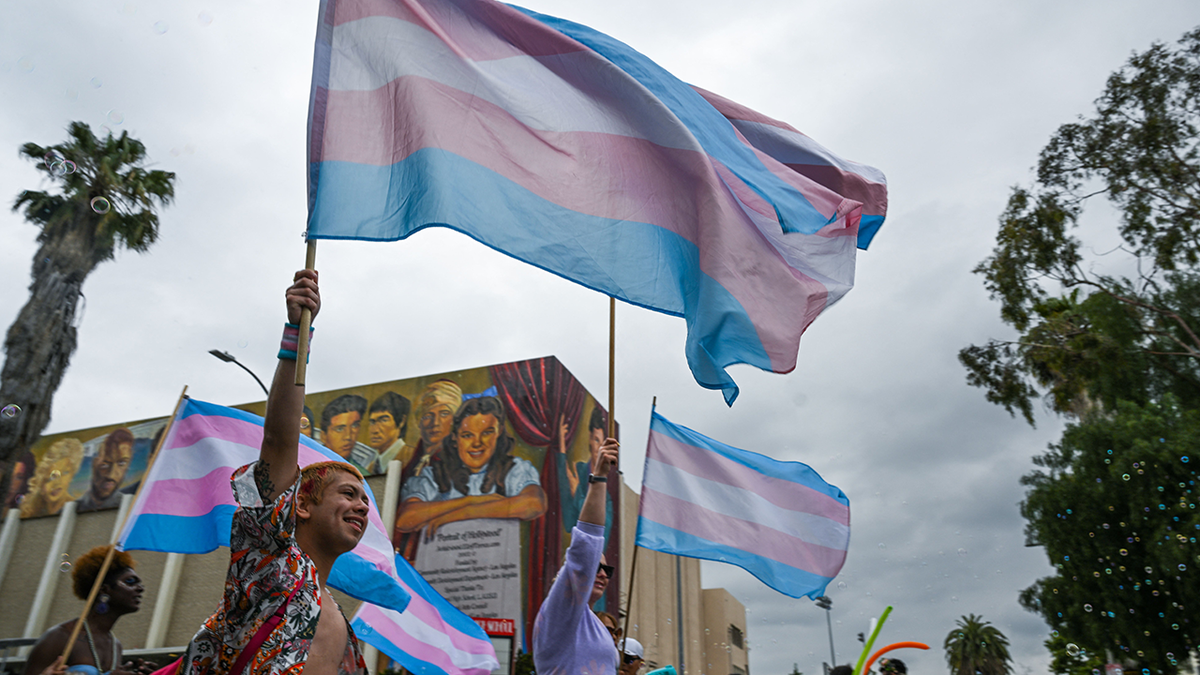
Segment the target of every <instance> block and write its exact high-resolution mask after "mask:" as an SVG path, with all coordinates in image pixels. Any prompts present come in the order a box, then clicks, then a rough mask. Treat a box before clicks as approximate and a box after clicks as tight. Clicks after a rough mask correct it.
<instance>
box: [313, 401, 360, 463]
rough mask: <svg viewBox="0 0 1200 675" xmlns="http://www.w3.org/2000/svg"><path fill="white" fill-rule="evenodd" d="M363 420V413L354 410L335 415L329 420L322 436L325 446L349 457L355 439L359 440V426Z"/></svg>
mask: <svg viewBox="0 0 1200 675" xmlns="http://www.w3.org/2000/svg"><path fill="white" fill-rule="evenodd" d="M361 421H362V415H360V414H358V412H357V411H354V410H351V411H350V412H345V413H342V414H340V415H334V416H333V417H332V418H330V420H329V428H328V429H326V430H325V433H324V435H323V436H322V440H323V441H324V443H325V447H327V448H329V449H330V450H332V451H334V452H336V453H337V454H339V455H341V456H342V457H349V456H350V451H351V450H353V449H354V443H355V441H357V440H358V426H359V423H360V422H361Z"/></svg>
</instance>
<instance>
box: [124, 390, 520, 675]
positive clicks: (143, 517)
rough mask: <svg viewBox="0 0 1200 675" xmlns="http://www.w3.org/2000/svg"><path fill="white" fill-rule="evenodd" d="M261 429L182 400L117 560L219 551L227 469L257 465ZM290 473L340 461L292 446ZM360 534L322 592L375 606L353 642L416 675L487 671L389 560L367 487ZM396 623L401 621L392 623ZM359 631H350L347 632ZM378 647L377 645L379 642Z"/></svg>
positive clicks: (481, 654) (448, 613)
mask: <svg viewBox="0 0 1200 675" xmlns="http://www.w3.org/2000/svg"><path fill="white" fill-rule="evenodd" d="M262 424H263V419H262V418H261V417H259V416H258V415H254V414H252V413H248V412H245V411H242V410H236V409H234V408H226V407H223V406H219V405H214V404H212V403H205V402H203V401H197V400H195V399H190V398H189V399H187V400H186V401H185V402H184V404H183V405H182V406H181V407H180V409H179V413H178V414H177V415H176V417H175V419H174V420H173V421H172V423H171V428H170V431H169V432H168V433H167V437H166V438H165V439H163V443H162V448H161V449H160V450H159V452H158V456H157V458H156V459H155V461H154V465H153V466H152V467H151V468H150V472H149V474H148V475H147V476H146V477H145V478H143V480H144V481H145V485H144V486H143V487H142V488H141V491H140V493H139V495H138V499H137V501H136V502H135V503H134V505H133V508H132V509H131V511H130V516H129V519H128V520H127V521H126V523H125V527H124V529H123V530H122V531H121V536H120V538H119V540H118V546H119V547H120V548H122V549H124V550H144V551H166V552H169V553H207V552H209V551H212V550H214V549H216V548H217V547H218V546H228V545H229V530H230V527H231V526H232V524H233V512H234V511H235V510H237V504H236V502H235V501H234V499H233V490H232V489H231V488H230V486H229V478H230V475H231V474H232V473H233V471H234V470H235V469H237V468H238V467H240V466H244V465H246V464H249V463H250V462H253V461H255V460H257V459H258V453H259V448H260V447H261V446H262V436H263V428H262ZM300 441H301V443H300V448H299V463H300V465H301V466H307V465H309V464H312V463H314V462H324V461H330V460H332V461H344V460H343V459H342V458H341V457H339V456H337V455H336V454H334V453H332V452H331V451H330V450H329V449H327V448H325V447H324V446H322V445H320V444H319V443H317V442H315V441H313V440H312V439H310V438H308V437H306V436H301V437H300ZM364 487H365V488H366V490H367V495H368V497H369V498H370V500H371V507H372V508H371V509H370V510H369V514H368V517H367V519H368V521H369V527H368V528H367V531H366V532H365V533H364V534H363V538H362V541H360V542H359V544H358V546H357V547H356V548H355V549H354V550H353V551H351V552H349V553H345V554H343V555H342V556H340V557H339V558H338V559H337V562H336V563H334V566H333V570H332V571H331V572H330V575H329V579H328V583H329V585H330V586H333V587H334V588H337V589H339V590H341V591H342V592H344V593H346V594H347V595H350V596H353V597H355V598H358V599H359V600H363V601H364V602H366V603H370V604H365V605H363V607H364V608H365V607H369V606H374V605H379V606H381V607H383V608H384V609H383V610H377V611H376V612H375V613H374V614H371V613H369V612H366V611H365V610H360V615H362V614H367V615H368V617H373V616H376V615H378V616H380V617H382V618H381V619H380V620H379V621H377V622H372V621H370V618H368V619H367V623H368V627H369V626H376V627H377V628H378V630H377V631H369V630H368V631H366V632H368V633H370V635H364V636H363V638H364V640H366V641H367V642H368V643H370V644H372V645H374V646H375V647H376V648H378V649H380V651H383V652H385V653H387V654H389V655H390V656H392V657H393V658H395V659H397V660H399V661H401V663H402V664H403V665H404V666H405V667H406V668H408V669H409V670H410V671H412V672H415V673H420V674H421V675H486V674H487V673H488V672H490V671H491V670H493V669H494V668H496V667H497V663H498V662H497V661H496V653H495V649H494V648H493V647H492V644H491V641H490V640H489V639H488V637H487V635H486V634H485V633H484V632H483V630H482V629H480V628H479V627H478V626H477V625H476V624H475V623H474V622H473V621H472V620H471V619H470V618H469V617H467V616H466V615H465V614H463V613H462V612H460V611H458V610H457V609H455V608H454V607H452V606H451V605H450V604H449V603H447V602H445V601H444V600H443V601H442V602H441V603H439V604H434V603H432V602H431V601H430V599H429V597H428V596H429V589H427V586H428V584H425V583H424V580H422V579H421V578H420V575H418V574H417V572H416V571H415V570H413V569H412V567H411V566H409V564H408V563H407V562H405V561H404V559H403V558H401V557H399V556H396V555H395V554H394V553H393V550H392V544H391V541H390V540H389V539H388V535H387V530H386V529H385V528H384V525H383V520H382V519H381V518H380V516H379V508H378V506H377V505H376V502H375V495H374V494H373V493H372V492H371V488H370V486H367V485H364ZM397 617H403V619H402V620H398V619H397ZM398 621H399V623H400V625H401V626H402V628H401V629H397V628H396V627H395V626H396V624H397V622H398ZM355 628H356V629H358V628H359V624H357V623H356V624H355ZM381 634H382V635H386V636H387V638H388V639H386V640H381V639H379V635H381Z"/></svg>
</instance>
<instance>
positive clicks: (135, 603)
mask: <svg viewBox="0 0 1200 675" xmlns="http://www.w3.org/2000/svg"><path fill="white" fill-rule="evenodd" d="M101 588H102V589H103V590H104V592H105V593H107V594H108V596H109V601H108V606H109V607H110V608H111V611H113V612H115V613H116V614H118V615H120V614H129V613H131V612H136V611H138V609H139V608H140V607H141V606H142V594H143V593H145V592H146V588H145V587H144V586H143V585H142V578H141V577H139V576H138V574H137V572H135V571H133V570H131V569H126V570H124V571H122V572H121V573H120V574H118V575H117V577H116V579H114V580H113V581H112V582H111V583H107V584H104V585H103V586H101Z"/></svg>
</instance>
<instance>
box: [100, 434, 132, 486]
mask: <svg viewBox="0 0 1200 675" xmlns="http://www.w3.org/2000/svg"><path fill="white" fill-rule="evenodd" d="M132 460H133V444H132V443H120V444H118V445H117V446H116V447H115V448H114V447H110V446H109V445H107V444H105V445H104V446H103V447H101V448H100V452H99V453H97V454H96V459H95V460H93V462H94V463H93V464H92V495H93V496H94V497H95V498H96V499H108V498H109V497H111V496H112V493H114V492H116V491H117V488H119V487H121V481H123V480H125V474H126V473H127V472H128V471H129V463H130V462H131V461H132Z"/></svg>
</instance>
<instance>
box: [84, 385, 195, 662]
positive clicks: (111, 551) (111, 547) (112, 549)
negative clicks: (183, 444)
mask: <svg viewBox="0 0 1200 675" xmlns="http://www.w3.org/2000/svg"><path fill="white" fill-rule="evenodd" d="M187 389H188V388H187V385H186V384H185V385H183V391H181V392H179V400H178V401H176V402H175V409H174V410H172V411H171V416H170V417H169V418H167V426H166V427H165V428H164V429H163V432H162V436H159V438H158V443H157V444H156V445H155V446H154V452H152V453H150V461H149V462H147V463H146V471H145V472H143V473H142V480H141V481H140V482H139V483H138V488H137V491H136V492H134V493H133V502H132V503H133V504H136V503H137V498H138V496H139V495H141V494H142V488H144V487H146V479H147V478H149V477H150V469H152V468H154V461H155V460H156V459H158V451H159V450H160V449H162V445H163V442H164V441H166V440H167V434H168V433H170V432H171V425H172V424H174V423H175V416H176V415H178V414H179V408H180V406H182V405H183V401H184V399H186V398H187ZM132 510H133V509H132V508H131V509H130V511H132ZM128 521H129V512H126V513H125V518H124V519H122V521H121V527H119V528H117V530H116V534H115V535H113V538H112V541H110V542H109V543H108V554H107V555H105V556H104V562H103V563H102V564H101V565H100V573H99V574H97V575H96V581H95V583H93V584H92V590H91V592H90V593H88V597H87V600H86V601H85V602H84V603H83V613H82V614H80V615H79V620H78V621H76V622H75V628H74V629H72V630H71V638H70V639H69V640H67V646H66V648H65V649H63V653H62V659H63V663H66V662H67V657H68V656H69V655H70V654H71V649H73V648H74V647H75V640H76V639H78V638H79V631H80V630H81V629H82V628H83V622H84V621H87V616H88V614H89V613H90V612H91V611H92V604H93V603H94V602H96V596H97V595H99V594H100V587H101V586H103V585H104V576H105V575H106V574H108V568H109V567H110V566H111V565H112V561H113V557H114V556H115V555H116V554H117V539H119V538H120V537H121V532H122V531H123V530H124V529H125V524H126V523H127V522H128ZM113 665H114V667H115V666H116V664H113ZM99 667H100V664H99V663H97V664H96V668H99Z"/></svg>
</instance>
